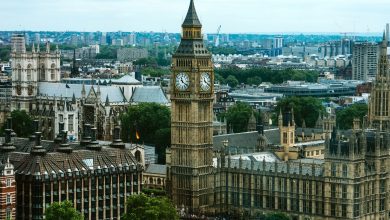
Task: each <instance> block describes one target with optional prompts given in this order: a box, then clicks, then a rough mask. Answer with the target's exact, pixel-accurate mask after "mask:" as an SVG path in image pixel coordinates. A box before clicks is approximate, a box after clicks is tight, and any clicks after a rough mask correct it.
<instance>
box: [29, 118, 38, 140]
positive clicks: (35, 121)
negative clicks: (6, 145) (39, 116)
mask: <svg viewBox="0 0 390 220" xmlns="http://www.w3.org/2000/svg"><path fill="white" fill-rule="evenodd" d="M32 127H33V133H32V134H31V135H30V137H29V139H30V141H35V132H38V131H39V121H38V120H34V121H33V122H32Z"/></svg>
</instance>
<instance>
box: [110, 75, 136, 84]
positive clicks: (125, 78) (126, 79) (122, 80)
mask: <svg viewBox="0 0 390 220" xmlns="http://www.w3.org/2000/svg"><path fill="white" fill-rule="evenodd" d="M111 83H112V84H121V85H123V84H126V85H134V84H135V85H140V84H141V82H140V81H138V80H136V79H134V78H133V77H131V76H130V75H124V76H122V77H121V78H119V79H111Z"/></svg>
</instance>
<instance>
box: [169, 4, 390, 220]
mask: <svg viewBox="0 0 390 220" xmlns="http://www.w3.org/2000/svg"><path fill="white" fill-rule="evenodd" d="M193 4H194V3H193V1H192V0H191V4H190V9H189V12H188V15H187V17H186V19H185V21H184V25H183V36H182V42H181V46H180V47H179V48H178V50H177V52H176V54H175V55H174V56H173V64H172V65H173V67H172V70H173V71H172V72H173V74H172V85H175V86H174V88H172V93H171V94H172V96H171V99H172V147H171V149H170V150H169V151H168V152H167V155H168V158H167V187H168V192H169V193H170V195H171V197H172V199H173V202H174V203H175V205H176V206H177V207H179V208H180V209H181V210H183V212H187V214H188V216H189V217H194V216H198V217H200V216H202V215H204V214H206V215H210V216H219V217H222V216H226V217H230V218H233V219H249V218H250V217H253V216H258V217H260V216H261V215H263V214H264V213H268V212H284V213H287V214H288V215H290V216H291V217H292V219H294V220H295V219H297V220H298V219H299V220H308V219H310V220H320V219H321V220H323V219H325V220H336V219H378V220H387V219H389V211H390V200H389V192H390V191H389V187H388V186H389V172H390V170H389V168H388V167H389V166H388V164H389V159H390V154H389V149H390V133H389V129H390V128H389V126H388V123H389V122H390V118H389V117H388V116H389V114H390V113H389V112H388V111H387V109H388V105H389V101H388V95H387V94H388V90H389V89H388V86H386V85H387V81H388V80H389V79H390V73H389V70H388V60H387V57H386V54H387V37H384V39H383V43H382V46H381V50H380V57H381V59H380V60H381V61H380V62H379V68H378V74H377V78H376V83H375V84H374V86H373V90H372V91H373V92H372V93H373V96H372V97H371V100H370V110H369V114H368V115H369V116H368V117H367V121H363V122H361V121H360V120H358V119H356V120H354V124H353V129H351V130H347V131H340V130H337V129H335V128H334V126H335V120H334V117H333V116H328V117H326V119H325V118H324V119H323V120H322V119H321V120H320V121H321V123H320V122H319V123H318V124H319V125H318V126H320V124H322V129H323V132H324V134H321V135H319V137H320V136H321V137H323V138H324V139H325V140H323V141H324V145H325V146H324V148H322V150H324V154H323V157H324V158H323V159H320V158H316V157H314V156H315V155H314V156H313V155H311V153H310V154H309V157H307V156H306V155H307V154H306V153H303V154H302V155H297V158H293V159H291V158H290V157H289V155H290V154H291V151H292V150H293V148H295V146H297V144H298V143H296V141H295V136H296V135H295V134H294V133H295V123H294V118H293V114H292V112H289V111H287V112H285V113H283V117H280V118H279V129H280V131H279V132H280V134H281V135H280V142H281V145H279V146H271V145H270V144H269V137H267V136H266V134H265V133H264V131H263V130H262V129H261V128H262V126H257V128H258V132H259V136H260V137H259V138H258V143H260V145H261V146H259V147H258V149H261V150H265V151H264V152H255V153H252V154H236V155H232V154H231V151H229V150H228V149H230V147H229V142H228V140H223V147H221V148H219V149H214V151H213V150H212V149H210V148H208V146H209V144H211V145H212V144H213V140H212V139H209V138H208V136H204V134H205V133H204V132H205V131H207V132H210V133H211V131H209V127H208V124H209V121H208V118H209V117H210V118H211V117H212V112H211V110H210V111H209V110H208V108H205V109H202V108H198V107H199V104H200V103H202V102H204V103H205V104H206V105H205V106H208V104H207V103H208V101H207V97H209V95H208V94H207V93H206V94H202V93H201V92H200V91H202V90H199V89H198V84H197V79H198V77H199V75H201V74H199V73H202V72H206V71H207V72H209V73H212V70H210V69H206V70H203V69H202V66H201V63H199V59H200V58H198V56H196V49H197V48H199V49H200V50H201V51H203V48H202V46H201V44H198V43H197V41H196V40H195V39H193V38H191V36H193V34H194V33H195V36H197V35H196V34H197V33H200V23H199V21H198V19H197V16H196V13H195V10H194V5H193ZM188 17H190V18H196V19H191V20H190V21H191V22H190V23H191V26H189V27H191V29H187V26H186V24H187V22H188V21H189V19H188ZM197 31H199V32H197ZM189 37H190V38H189ZM194 43H195V45H194V46H193V44H194ZM184 45H188V46H187V47H184ZM190 52H192V53H190ZM182 53H187V54H185V55H183V54H182ZM200 53H202V52H200ZM194 54H195V55H194ZM194 57H195V58H194ZM193 64H198V65H197V67H196V68H189V67H191V65H193ZM179 65H183V66H179ZM190 70H192V72H191V71H190ZM199 88H201V87H199ZM211 88H212V87H211ZM189 113H191V114H189ZM190 115H191V117H189V116H190ZM280 115H282V114H280ZM202 130H203V131H202ZM189 131H191V134H192V136H188V134H189V133H188V132H189ZM301 133H302V131H301ZM249 134H250V133H244V135H249ZM199 137H200V138H199ZM304 137H305V136H304V135H302V138H304ZM254 147H255V146H254ZM309 147H310V146H309ZM273 148H278V149H280V148H282V149H283V151H282V152H281V153H282V155H278V151H275V150H274V149H273ZM318 150H319V149H318ZM279 152H280V151H279ZM205 154H209V155H213V156H214V159H213V160H212V164H211V165H212V168H211V173H210V172H209V167H210V163H209V162H210V160H209V159H208V156H209V155H205ZM195 155H196V156H195ZM317 156H320V155H317ZM202 180H204V181H208V182H207V183H206V182H204V181H202ZM198 195H200V197H197V196H198ZM202 198H209V200H208V202H207V203H203V201H202ZM183 217H186V216H185V214H184V216H183Z"/></svg>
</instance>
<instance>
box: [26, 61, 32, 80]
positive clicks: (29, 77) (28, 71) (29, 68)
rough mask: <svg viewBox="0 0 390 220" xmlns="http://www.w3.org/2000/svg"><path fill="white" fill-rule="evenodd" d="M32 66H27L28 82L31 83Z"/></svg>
mask: <svg viewBox="0 0 390 220" xmlns="http://www.w3.org/2000/svg"><path fill="white" fill-rule="evenodd" d="M31 80H32V79H31V64H28V66H27V81H31Z"/></svg>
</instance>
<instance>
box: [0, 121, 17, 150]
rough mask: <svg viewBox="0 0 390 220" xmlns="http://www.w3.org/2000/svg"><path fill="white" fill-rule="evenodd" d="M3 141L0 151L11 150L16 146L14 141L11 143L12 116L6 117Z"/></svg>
mask: <svg viewBox="0 0 390 220" xmlns="http://www.w3.org/2000/svg"><path fill="white" fill-rule="evenodd" d="M4 132H5V141H4V144H3V145H2V146H1V147H0V151H1V152H11V151H14V150H15V149H16V148H15V146H14V143H12V135H13V130H12V118H11V117H8V118H7V129H5V131H4Z"/></svg>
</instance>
